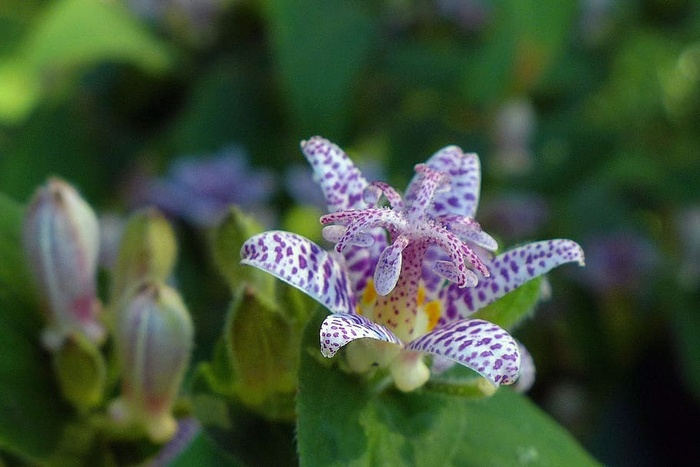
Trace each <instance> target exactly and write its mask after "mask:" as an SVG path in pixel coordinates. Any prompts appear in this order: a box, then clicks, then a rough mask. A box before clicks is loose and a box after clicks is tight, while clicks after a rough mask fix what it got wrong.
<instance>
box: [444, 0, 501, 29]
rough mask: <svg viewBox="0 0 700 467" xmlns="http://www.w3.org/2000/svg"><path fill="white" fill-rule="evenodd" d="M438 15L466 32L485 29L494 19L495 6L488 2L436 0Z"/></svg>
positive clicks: (482, 0)
mask: <svg viewBox="0 0 700 467" xmlns="http://www.w3.org/2000/svg"><path fill="white" fill-rule="evenodd" d="M435 4H436V6H437V11H438V13H439V14H440V15H441V16H443V17H445V18H448V19H449V20H451V21H454V22H455V23H457V25H459V27H461V28H462V29H463V30H464V31H466V32H478V31H481V30H482V29H484V28H485V27H486V26H487V25H488V24H489V22H490V21H491V18H492V16H493V15H492V10H493V5H492V4H491V2H489V1H487V0H436V2H435Z"/></svg>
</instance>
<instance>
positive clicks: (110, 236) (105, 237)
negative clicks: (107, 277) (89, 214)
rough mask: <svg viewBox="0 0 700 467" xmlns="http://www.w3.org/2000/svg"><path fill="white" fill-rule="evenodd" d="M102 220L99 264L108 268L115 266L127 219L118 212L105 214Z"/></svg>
mask: <svg viewBox="0 0 700 467" xmlns="http://www.w3.org/2000/svg"><path fill="white" fill-rule="evenodd" d="M99 222H100V255H99V261H98V264H99V265H100V267H102V268H105V269H107V270H110V269H112V267H114V262H115V261H116V259H117V254H118V253H119V243H120V242H121V238H122V234H123V232H124V227H125V226H126V219H125V218H124V217H122V216H120V215H118V214H103V215H101V216H100V218H99Z"/></svg>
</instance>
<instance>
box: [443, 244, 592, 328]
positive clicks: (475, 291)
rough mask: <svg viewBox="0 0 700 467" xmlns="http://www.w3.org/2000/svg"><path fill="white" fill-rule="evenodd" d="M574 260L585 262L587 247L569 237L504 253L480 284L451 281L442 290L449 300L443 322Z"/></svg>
mask: <svg viewBox="0 0 700 467" xmlns="http://www.w3.org/2000/svg"><path fill="white" fill-rule="evenodd" d="M571 262H577V263H579V264H580V265H583V264H584V256H583V250H582V249H581V247H580V246H579V245H578V243H576V242H574V241H572V240H565V239H556V240H544V241H541V242H534V243H529V244H527V245H524V246H521V247H518V248H514V249H512V250H510V251H507V252H505V253H502V254H500V255H498V256H496V257H495V258H493V259H492V260H490V261H487V263H486V265H487V267H488V269H489V271H490V272H491V277H488V278H481V279H479V283H478V284H477V285H476V287H472V288H458V287H457V286H456V284H450V285H448V286H447V287H446V288H445V289H443V290H442V291H441V293H440V298H441V300H442V302H443V303H444V304H445V313H444V314H443V322H449V321H453V320H456V319H460V318H465V317H467V316H469V315H471V314H472V313H474V312H476V311H478V310H480V309H482V308H483V307H485V306H486V305H488V304H490V303H492V302H494V301H496V300H497V299H499V298H501V297H502V296H504V295H505V294H507V293H508V292H510V291H512V290H514V289H516V288H517V287H520V286H521V285H523V284H524V283H525V282H527V281H529V280H530V279H534V278H535V277H538V276H541V275H542V274H545V273H547V272H549V271H550V270H552V269H554V268H555V267H557V266H560V265H562V264H566V263H571Z"/></svg>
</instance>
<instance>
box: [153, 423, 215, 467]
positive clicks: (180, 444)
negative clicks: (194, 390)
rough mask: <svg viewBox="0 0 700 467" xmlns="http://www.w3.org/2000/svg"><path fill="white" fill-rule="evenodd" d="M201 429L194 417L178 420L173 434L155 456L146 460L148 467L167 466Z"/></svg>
mask: <svg viewBox="0 0 700 467" xmlns="http://www.w3.org/2000/svg"><path fill="white" fill-rule="evenodd" d="M201 430H202V425H201V424H200V423H199V421H198V420H197V419H196V418H195V417H188V418H183V419H181V420H178V422H177V432H176V433H175V436H173V438H172V439H171V440H170V441H168V443H167V444H166V445H165V446H163V449H161V450H160V451H159V452H158V454H157V455H156V457H155V458H154V459H152V460H151V461H150V462H148V464H147V466H148V467H167V466H168V465H170V464H171V462H173V461H174V460H175V459H177V457H178V456H179V455H180V454H182V452H183V451H184V450H185V449H186V448H187V446H188V445H189V443H190V442H191V441H192V440H193V439H194V437H195V436H197V434H198V433H199V432H200V431H201Z"/></svg>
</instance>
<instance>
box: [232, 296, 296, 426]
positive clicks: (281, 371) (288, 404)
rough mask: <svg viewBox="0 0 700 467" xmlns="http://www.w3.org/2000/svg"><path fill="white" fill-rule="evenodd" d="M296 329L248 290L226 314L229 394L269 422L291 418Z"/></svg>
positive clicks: (266, 300)
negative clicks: (231, 382)
mask: <svg viewBox="0 0 700 467" xmlns="http://www.w3.org/2000/svg"><path fill="white" fill-rule="evenodd" d="M301 324H303V321H301V320H299V319H294V318H293V317H290V316H287V314H285V313H284V312H283V311H282V310H281V309H280V308H279V307H278V306H277V304H276V303H274V302H272V301H271V300H270V299H269V298H268V297H266V296H265V295H264V294H263V293H261V292H259V291H258V290H257V289H254V288H252V287H245V288H244V289H243V290H242V293H241V294H240V296H239V297H237V298H236V300H234V302H233V304H232V306H231V309H230V311H229V316H228V319H227V324H226V334H225V337H224V339H225V341H226V344H227V347H228V352H229V357H230V358H231V366H232V368H233V372H234V381H235V382H234V387H235V389H234V391H235V393H236V395H237V396H238V398H239V400H240V401H241V402H243V404H244V405H246V406H248V407H249V408H250V409H252V410H253V411H255V412H258V413H260V414H262V415H263V416H265V417H267V418H269V419H272V420H288V419H291V418H293V416H294V411H295V404H294V397H295V394H296V390H297V370H298V367H299V352H298V349H299V345H300V341H301Z"/></svg>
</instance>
